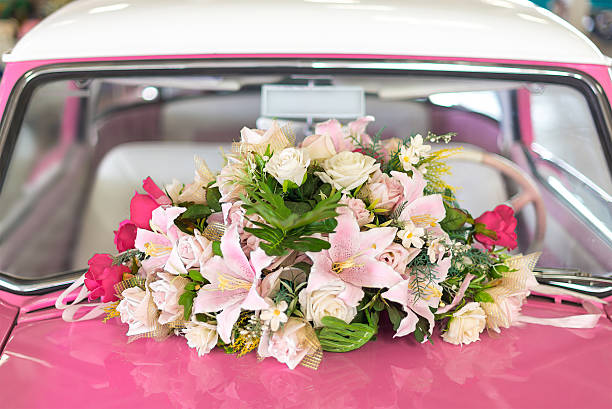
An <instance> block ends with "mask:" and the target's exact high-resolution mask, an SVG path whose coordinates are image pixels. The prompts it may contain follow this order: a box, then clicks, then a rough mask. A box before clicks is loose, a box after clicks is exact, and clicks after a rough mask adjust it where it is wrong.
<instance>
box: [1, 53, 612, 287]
mask: <svg viewBox="0 0 612 409" xmlns="http://www.w3.org/2000/svg"><path fill="white" fill-rule="evenodd" d="M207 69H209V70H220V69H226V70H236V71H237V70H243V71H245V70H246V71H257V70H262V69H275V70H281V71H282V70H296V69H310V70H312V69H315V70H317V69H320V70H355V69H359V70H371V71H380V72H381V73H384V72H386V73H388V72H390V71H392V72H393V71H395V72H397V73H401V72H406V71H409V72H413V73H422V74H433V75H435V74H436V73H439V72H444V73H449V74H450V73H455V74H457V75H459V76H469V75H474V74H489V75H490V76H495V75H497V76H502V77H503V76H508V77H517V78H520V77H526V80H528V79H529V80H530V81H534V78H531V79H530V78H529V77H542V81H543V82H555V81H554V80H557V81H556V82H562V80H573V81H577V83H580V84H583V85H587V87H588V89H589V90H590V92H591V93H592V95H593V96H595V98H596V101H597V108H598V111H597V112H592V114H594V115H595V114H598V113H601V117H600V118H598V115H596V117H595V122H596V125H598V131H599V132H600V135H601V136H602V144H603V148H604V152H605V154H606V158H607V160H608V167H609V169H611V170H612V137H611V133H610V131H611V130H612V111H611V109H610V105H609V102H608V99H607V98H606V97H605V93H604V91H603V89H602V87H601V85H600V84H599V83H598V82H597V81H596V80H595V79H594V78H592V77H590V76H588V75H586V74H584V73H582V72H579V71H574V70H570V69H563V68H558V67H544V66H528V65H507V64H494V63H490V64H489V63H487V64H483V63H476V62H464V61H458V62H448V61H429V60H417V61H415V60H406V61H402V60H363V59H345V60H344V59H343V60H337V59H330V60H323V59H318V60H314V59H310V58H304V59H300V58H295V59H288V58H284V59H244V60H236V59H233V60H224V59H218V60H212V59H208V60H163V61H162V60H149V61H146V60H145V61H98V62H96V61H94V62H76V63H60V64H51V65H45V66H40V67H36V68H34V69H32V70H30V71H28V72H26V73H25V74H24V75H23V76H22V77H21V78H20V79H19V80H18V81H17V82H16V83H15V86H14V87H13V89H12V90H11V94H10V95H9V98H8V101H7V104H6V107H5V110H4V114H3V115H2V122H1V123H0V155H1V156H0V187H1V185H2V182H3V177H4V175H5V174H6V168H7V167H8V162H9V159H6V155H7V154H9V155H10V154H11V153H12V152H9V150H10V151H12V149H13V146H9V145H7V144H9V143H11V144H12V143H13V142H14V141H11V140H10V138H9V136H10V132H11V130H12V129H15V127H16V126H17V127H18V126H20V125H21V124H20V123H17V121H14V120H13V119H14V118H15V117H16V115H17V114H19V110H18V106H19V104H18V103H19V102H20V101H21V99H22V97H23V95H24V92H25V91H26V90H28V85H29V84H31V83H32V82H35V81H37V80H39V79H42V78H43V77H46V76H69V75H70V74H72V75H73V78H74V75H77V76H81V75H82V76H89V77H91V75H88V74H91V73H95V74H96V76H100V77H103V76H109V75H110V76H113V75H132V76H136V75H146V74H145V72H146V73H147V74H149V73H154V72H155V71H160V72H163V71H167V70H178V71H183V72H184V73H185V74H188V71H189V70H207ZM514 79H516V78H514ZM591 108H593V107H591ZM18 119H19V121H21V118H18ZM599 120H601V121H603V123H600V122H599ZM7 148H10V149H7ZM79 274H81V273H79ZM70 277H71V278H70ZM77 277H78V274H76V275H75V274H74V273H73V274H71V275H64V276H60V277H57V278H55V279H51V280H42V281H40V280H39V281H38V283H33V282H30V280H18V279H14V278H10V277H8V276H6V275H0V288H4V289H7V290H9V291H11V292H16V293H23V294H31V293H34V292H41V291H45V290H50V289H52V288H57V287H60V286H65V285H67V284H69V283H70V282H72V281H74V280H75V279H76V278H77Z"/></svg>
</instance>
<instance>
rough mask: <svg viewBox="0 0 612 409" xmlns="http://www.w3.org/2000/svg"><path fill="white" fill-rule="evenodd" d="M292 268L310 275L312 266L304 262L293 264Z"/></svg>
mask: <svg viewBox="0 0 612 409" xmlns="http://www.w3.org/2000/svg"><path fill="white" fill-rule="evenodd" d="M293 267H295V268H299V269H300V270H302V271H304V272H306V273H310V269H311V268H312V266H311V265H310V264H308V263H306V262H304V261H300V262H299V263H295V264H294V265H293Z"/></svg>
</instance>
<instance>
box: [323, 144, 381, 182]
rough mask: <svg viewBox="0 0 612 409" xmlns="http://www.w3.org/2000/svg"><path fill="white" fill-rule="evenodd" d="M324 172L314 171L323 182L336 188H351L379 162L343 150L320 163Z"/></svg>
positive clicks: (373, 170) (377, 166)
mask: <svg viewBox="0 0 612 409" xmlns="http://www.w3.org/2000/svg"><path fill="white" fill-rule="evenodd" d="M321 166H322V167H323V170H325V172H315V174H316V175H317V176H318V177H319V178H321V180H322V181H323V182H325V183H329V184H331V185H332V186H334V187H335V188H336V189H338V190H352V189H355V188H356V187H357V186H359V185H361V184H363V183H364V182H366V181H367V180H368V177H369V176H370V174H372V173H374V172H375V171H376V170H378V169H379V168H380V164H379V163H376V160H375V159H374V158H372V157H370V156H365V155H362V154H361V153H359V152H349V151H343V152H340V153H339V154H337V155H335V156H332V157H331V158H329V159H326V160H324V161H323V162H322V163H321Z"/></svg>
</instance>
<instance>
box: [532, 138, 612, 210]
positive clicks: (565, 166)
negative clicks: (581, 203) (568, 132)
mask: <svg viewBox="0 0 612 409" xmlns="http://www.w3.org/2000/svg"><path fill="white" fill-rule="evenodd" d="M531 149H532V150H533V152H534V153H536V154H537V155H538V159H540V160H542V161H544V162H546V163H549V164H551V165H552V166H554V167H555V168H557V169H559V170H562V171H564V172H566V173H567V174H568V175H570V176H571V177H572V178H573V179H575V180H576V181H578V182H580V183H582V184H584V186H585V187H586V188H587V189H588V190H590V191H591V193H593V194H594V195H597V197H598V198H599V199H600V200H601V201H602V202H605V203H609V204H611V205H612V196H610V194H608V192H606V191H605V190H603V189H602V188H600V187H599V186H597V185H596V184H595V183H594V182H593V181H592V180H591V179H589V178H588V177H587V176H585V175H584V174H582V173H581V172H580V171H579V170H578V169H576V168H575V167H573V166H572V165H570V164H569V163H567V162H565V161H564V160H562V159H560V158H558V157H555V156H554V154H553V153H552V152H550V151H549V150H548V149H546V148H545V147H543V146H542V145H540V144H539V143H536V142H534V143H533V144H532V145H531Z"/></svg>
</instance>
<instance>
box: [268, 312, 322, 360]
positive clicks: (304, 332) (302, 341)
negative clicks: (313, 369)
mask: <svg viewBox="0 0 612 409" xmlns="http://www.w3.org/2000/svg"><path fill="white" fill-rule="evenodd" d="M314 340H316V335H315V333H314V331H313V329H312V327H311V326H310V324H308V323H307V322H305V321H304V320H302V319H299V318H294V317H291V318H289V320H288V321H287V323H286V324H285V325H283V327H282V328H281V329H280V330H279V331H276V332H271V331H270V330H268V329H265V330H264V332H263V334H262V336H261V340H260V342H259V347H258V349H257V354H258V355H259V356H260V357H261V358H267V357H269V356H271V357H274V358H276V359H277V360H278V361H279V362H281V363H284V364H287V366H288V367H289V368H291V369H294V368H295V367H296V366H297V365H298V364H299V363H300V362H301V361H302V359H304V357H305V356H306V355H308V354H309V353H311V352H314V351H315V349H316V347H315V346H314V345H313V342H314Z"/></svg>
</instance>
